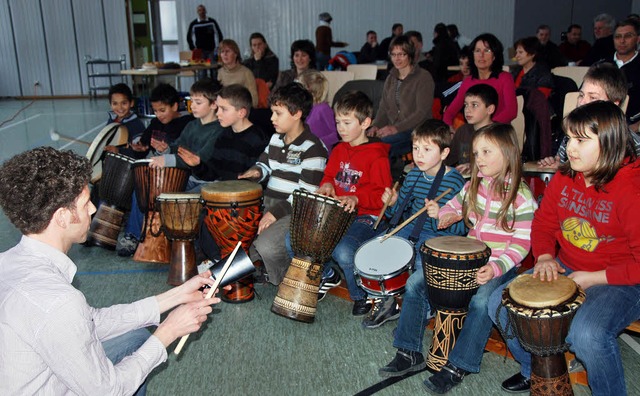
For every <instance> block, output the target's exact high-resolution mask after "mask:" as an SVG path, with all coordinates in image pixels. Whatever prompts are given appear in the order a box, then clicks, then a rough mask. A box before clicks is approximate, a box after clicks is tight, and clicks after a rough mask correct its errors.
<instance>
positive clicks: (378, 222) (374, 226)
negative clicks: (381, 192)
mask: <svg viewBox="0 0 640 396" xmlns="http://www.w3.org/2000/svg"><path fill="white" fill-rule="evenodd" d="M398 187H400V182H399V181H397V182H395V183H393V187H391V189H392V190H397V189H398ZM389 201H391V195H389V199H387V201H386V202H385V203H384V206H383V207H382V210H381V211H380V214H379V215H378V220H376V223H375V224H374V225H373V229H374V230H377V229H378V226H379V225H380V221H381V220H382V216H384V212H385V211H386V210H387V208H388V207H389Z"/></svg>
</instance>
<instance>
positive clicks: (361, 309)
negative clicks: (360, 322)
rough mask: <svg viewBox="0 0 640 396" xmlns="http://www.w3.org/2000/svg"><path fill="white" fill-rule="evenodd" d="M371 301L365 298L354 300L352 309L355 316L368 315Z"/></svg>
mask: <svg viewBox="0 0 640 396" xmlns="http://www.w3.org/2000/svg"><path fill="white" fill-rule="evenodd" d="M371 305H372V304H371V301H370V300H367V299H366V298H363V299H362V300H356V301H354V302H353V309H352V310H351V314H352V315H353V316H362V315H366V314H368V313H369V311H371Z"/></svg>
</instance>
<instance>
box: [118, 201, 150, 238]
mask: <svg viewBox="0 0 640 396" xmlns="http://www.w3.org/2000/svg"><path fill="white" fill-rule="evenodd" d="M144 216H145V213H142V211H141V210H140V208H139V207H138V199H137V197H136V194H135V193H133V194H131V211H130V212H129V219H128V220H127V224H126V225H125V227H124V231H125V233H129V234H132V235H134V236H135V237H136V239H137V240H140V235H142V223H143V221H144ZM148 226H149V225H147V227H148Z"/></svg>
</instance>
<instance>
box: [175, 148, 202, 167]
mask: <svg viewBox="0 0 640 396" xmlns="http://www.w3.org/2000/svg"><path fill="white" fill-rule="evenodd" d="M178 157H180V158H182V160H183V161H184V162H185V164H187V165H189V166H198V165H200V156H199V155H197V154H195V153H193V152H191V151H189V150H187V149H186V148H184V147H178Z"/></svg>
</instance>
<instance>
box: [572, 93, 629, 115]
mask: <svg viewBox="0 0 640 396" xmlns="http://www.w3.org/2000/svg"><path fill="white" fill-rule="evenodd" d="M579 95H580V92H568V93H567V94H566V95H565V96H564V109H563V110H562V116H563V117H566V116H567V114H569V113H571V111H572V110H573V109H575V108H576V107H578V96H579ZM627 104H629V95H627V96H626V97H625V98H624V100H623V101H622V105H620V109H621V110H622V111H623V112H626V111H627Z"/></svg>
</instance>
